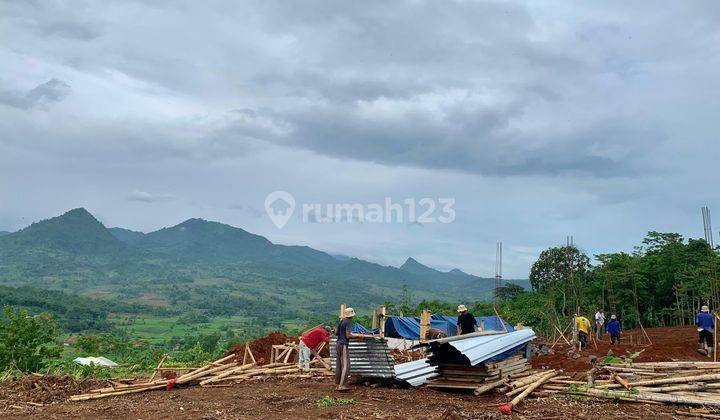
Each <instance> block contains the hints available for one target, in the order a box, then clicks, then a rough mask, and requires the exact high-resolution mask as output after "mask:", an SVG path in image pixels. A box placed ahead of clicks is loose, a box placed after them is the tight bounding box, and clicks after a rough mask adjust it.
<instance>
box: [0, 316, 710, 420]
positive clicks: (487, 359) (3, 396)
mask: <svg viewBox="0 0 720 420" xmlns="http://www.w3.org/2000/svg"><path fill="white" fill-rule="evenodd" d="M343 309H344V307H343V308H341V310H343ZM384 315H385V314H384V308H383V307H380V308H378V309H377V310H376V311H375V316H374V317H373V324H374V325H372V326H368V328H365V327H363V326H361V325H359V324H354V325H353V332H355V333H358V334H368V338H365V339H361V340H351V341H350V344H349V358H350V371H349V372H350V384H351V390H350V392H343V393H340V392H336V391H335V384H334V381H333V379H334V376H335V373H334V370H335V367H336V365H337V363H336V362H337V361H336V360H335V346H336V338H335V337H332V338H331V339H330V341H329V343H328V344H329V345H328V344H326V343H322V344H321V345H320V346H318V348H316V349H313V350H312V356H311V360H310V368H309V369H302V368H301V367H299V366H298V364H297V360H298V342H299V337H289V336H287V335H285V334H283V333H282V332H275V333H272V334H269V335H267V336H266V337H263V338H260V339H257V340H253V341H250V342H248V343H242V344H237V345H234V346H232V347H231V348H230V349H229V350H228V352H227V353H226V354H225V355H224V357H222V358H221V359H219V360H216V361H214V362H212V363H209V364H206V365H203V366H187V367H182V368H178V367H170V368H168V367H164V366H163V362H164V360H163V361H161V362H160V363H159V364H158V366H157V368H156V369H155V372H154V373H153V374H152V376H150V377H134V378H118V379H113V380H95V379H93V380H84V381H77V380H74V379H71V378H62V377H53V376H44V375H41V374H32V375H28V376H25V377H23V378H21V379H18V380H15V381H11V382H6V383H4V384H3V385H2V386H0V409H1V410H2V412H3V416H6V417H12V418H28V419H29V418H88V419H90V418H93V419H94V418H170V417H172V418H203V419H215V418H217V419H233V418H257V417H265V418H267V417H273V418H310V417H318V418H369V417H370V418H438V417H444V418H507V417H509V416H512V418H533V419H541V418H545V419H553V418H563V417H567V416H572V417H573V418H603V417H607V418H620V417H622V418H637V419H639V418H643V417H647V416H653V417H655V418H682V417H689V418H720V363H718V362H717V361H716V358H715V357H712V356H707V355H702V354H700V353H698V352H697V331H696V329H695V328H693V327H663V328H648V329H638V330H628V331H625V332H624V333H623V339H622V341H621V343H619V344H614V345H611V344H610V340H609V339H608V338H607V336H606V337H605V338H604V339H600V340H597V339H592V340H590V342H589V343H588V345H587V346H586V347H585V348H584V349H579V348H578V345H577V344H576V343H575V342H574V341H575V340H574V339H573V337H572V335H570V334H561V331H560V329H559V328H558V333H557V334H556V335H555V336H553V337H538V336H537V335H536V334H535V332H534V331H533V329H532V328H531V327H529V326H522V325H517V326H512V325H508V324H506V323H505V322H504V321H503V319H502V318H501V317H500V316H498V315H492V316H487V317H478V318H477V320H478V332H475V333H471V334H465V335H456V334H454V333H453V331H454V330H455V328H456V324H455V323H454V322H453V321H455V318H454V317H450V316H444V315H433V314H430V313H429V312H427V311H426V312H424V313H423V314H422V316H421V317H401V316H386V315H385V316H384ZM438 334H439V335H440V336H443V335H447V336H446V337H441V338H432V339H430V336H431V335H434V336H435V337H436V336H437V335H438ZM370 335H372V336H370ZM328 350H329V351H328Z"/></svg>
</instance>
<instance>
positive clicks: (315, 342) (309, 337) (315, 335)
mask: <svg viewBox="0 0 720 420" xmlns="http://www.w3.org/2000/svg"><path fill="white" fill-rule="evenodd" d="M331 331H332V328H330V327H328V326H327V325H326V326H324V327H323V326H319V327H315V328H313V329H311V330H310V331H308V332H306V333H305V334H303V336H302V337H300V343H299V344H298V367H299V368H300V369H302V370H304V371H306V372H307V371H309V370H310V359H311V358H312V351H313V350H314V351H318V350H319V347H320V345H321V344H322V343H325V344H328V343H329V342H330V332H331Z"/></svg>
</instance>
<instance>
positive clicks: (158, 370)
mask: <svg viewBox="0 0 720 420" xmlns="http://www.w3.org/2000/svg"><path fill="white" fill-rule="evenodd" d="M165 359H167V354H163V357H162V359H160V363H158V365H157V367H156V368H155V371H154V372H153V374H152V376H151V377H150V380H148V383H150V382H152V381H154V380H155V375H157V374H158V372H160V368H161V367H162V365H163V363H164V362H165ZM160 376H161V377H162V374H161V375H160Z"/></svg>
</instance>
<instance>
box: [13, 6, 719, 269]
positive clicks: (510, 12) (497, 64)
mask: <svg viewBox="0 0 720 420" xmlns="http://www.w3.org/2000/svg"><path fill="white" fill-rule="evenodd" d="M719 19H720V7H718V5H717V2H715V1H694V2H666V3H663V5H662V7H658V5H657V2H654V1H635V2H619V1H617V2H616V1H604V2H567V3H562V4H559V3H558V2H543V1H533V2H504V1H444V2H435V1H393V2H387V1H363V2H338V1H331V0H325V1H319V0H318V1H315V0H308V1H302V2H288V1H272V0H262V1H243V2H236V1H221V0H210V1H208V2H197V1H192V0H186V1H182V0H181V1H131V2H127V1H113V0H108V1H102V2H98V1H83V0H79V1H73V2H64V1H53V2H46V1H4V2H3V1H0V78H1V79H0V146H2V149H3V150H2V153H0V201H2V202H5V203H12V205H11V206H9V207H8V206H4V207H3V206H0V230H14V229H17V228H20V227H22V226H24V225H26V224H27V223H30V222H31V221H32V220H36V219H39V218H46V217H51V216H54V215H56V214H57V213H60V212H62V211H65V210H67V209H68V208H74V207H78V206H79V205H84V204H85V203H88V206H89V207H92V205H93V203H94V206H95V207H100V208H102V209H103V212H104V213H105V214H107V215H115V216H114V217H115V220H116V222H114V223H113V224H114V225H122V224H123V223H122V221H123V220H128V221H129V222H128V223H130V224H131V223H136V222H135V221H134V220H133V218H135V216H137V219H138V220H139V219H142V222H138V223H141V225H140V226H137V227H138V228H140V229H141V230H152V229H155V228H158V227H162V226H167V223H166V222H167V219H168V218H173V220H175V221H181V220H184V219H185V218H190V217H198V216H201V217H207V218H216V219H220V220H222V221H226V222H231V223H235V224H237V225H240V226H244V224H245V223H249V224H250V227H252V228H257V229H258V230H257V232H258V233H268V231H267V230H266V231H265V232H263V231H262V229H265V228H267V227H268V226H270V228H272V229H274V227H272V226H271V225H267V223H266V225H263V224H262V223H263V222H267V218H266V217H262V213H263V212H262V199H264V197H265V196H266V195H267V193H268V192H270V191H274V190H277V189H283V190H287V191H292V193H293V194H294V195H296V196H297V197H298V198H301V197H303V196H306V197H310V198H308V199H309V200H312V201H311V202H321V203H328V202H330V203H332V202H346V201H350V202H354V201H356V200H358V201H360V202H374V201H376V200H377V199H378V197H384V196H393V197H423V196H429V195H433V196H451V197H455V198H457V203H458V207H459V212H458V220H457V222H456V223H455V224H452V225H448V226H443V229H442V230H441V229H435V227H436V226H433V225H426V226H425V227H424V228H423V229H407V228H406V227H403V230H402V232H400V231H398V233H397V235H399V236H393V235H394V234H393V233H392V228H388V227H384V226H383V227H382V229H379V228H378V230H372V231H371V230H369V229H368V227H367V226H364V227H363V229H358V230H351V229H350V228H348V229H347V230H343V231H342V232H341V233H342V235H339V234H338V231H336V230H333V229H336V228H335V227H333V226H331V225H323V224H317V223H314V224H312V227H311V228H307V227H306V230H303V229H300V230H298V231H295V232H294V233H292V234H290V233H288V234H287V236H286V237H283V238H282V239H283V241H285V243H299V242H302V241H305V240H307V242H306V244H308V245H317V244H320V245H322V246H325V248H324V249H327V250H331V251H338V252H341V253H344V254H348V255H361V256H366V257H367V258H371V259H373V258H375V259H378V258H385V255H392V258H394V259H396V262H399V263H402V261H403V260H404V259H405V258H406V257H407V256H408V255H413V254H415V253H418V254H423V253H424V254H427V255H431V254H434V253H442V252H444V254H443V255H439V256H437V257H436V258H435V260H436V261H438V262H441V263H442V264H444V265H445V264H451V263H450V262H452V263H456V264H465V266H464V267H463V268H465V269H468V271H473V267H474V266H475V265H476V261H481V263H477V264H480V265H486V266H487V267H488V270H487V271H488V272H490V271H492V266H493V262H494V245H495V242H496V241H498V240H500V239H503V240H506V241H507V243H508V244H511V243H512V241H514V242H515V244H516V245H517V246H515V247H514V248H512V247H510V246H509V247H508V249H509V250H511V249H516V250H524V251H517V252H516V254H515V256H514V257H513V256H512V255H508V264H509V265H510V267H509V270H510V272H513V271H514V273H515V274H514V275H517V276H525V275H527V266H528V264H529V263H530V262H531V261H530V260H531V259H532V258H534V257H535V256H536V255H537V251H538V250H539V249H541V248H543V247H544V246H546V245H548V244H554V243H555V242H553V241H555V239H557V238H560V240H562V238H564V237H565V235H566V234H568V233H572V234H574V235H575V236H576V238H578V240H583V239H582V238H587V239H586V240H587V241H588V242H590V241H594V244H591V243H589V245H588V246H589V247H591V248H592V247H594V248H599V247H603V246H604V247H605V250H608V249H610V250H617V249H619V248H622V249H625V250H631V249H632V245H633V244H635V243H636V242H637V239H638V238H639V237H641V236H642V234H643V233H644V231H646V230H651V229H653V230H666V229H667V230H677V231H681V232H683V233H687V234H689V235H692V234H693V229H695V228H697V225H698V223H699V222H698V220H696V219H697V218H698V214H697V213H698V211H697V207H699V206H700V205H709V206H710V207H711V208H713V207H716V208H717V207H720V203H719V202H717V200H716V199H715V198H713V196H712V194H708V193H707V191H709V190H711V188H712V185H714V183H716V181H717V176H716V175H715V174H714V172H713V171H712V169H713V168H714V167H715V166H717V156H718V153H719V151H718V147H719V146H718V143H717V139H716V138H715V137H716V136H715V132H716V125H717V123H716V120H717V113H718V112H717V105H716V104H717V98H718V97H720V83H719V82H718V80H719V79H718V77H717V75H716V73H717V68H720V42H718V40H720V26H718V25H717V22H718V20H719ZM68 85H72V90H71V89H70V87H69V86H68ZM70 93H71V94H70ZM38 110H41V111H42V112H38ZM67 185H73V186H74V187H73V188H72V190H70V189H68V188H67ZM137 188H139V189H137ZM136 189H137V190H136ZM28 191H30V192H31V193H32V194H28ZM109 191H112V193H109ZM168 192H172V194H169V193H168ZM171 195H172V196H173V197H177V199H172V197H170V196H171ZM18 197H28V198H26V199H25V201H22V200H19V199H18ZM41 200H45V201H46V202H47V203H51V204H50V205H46V206H38V205H37V203H38V202H40V201H41ZM703 200H707V201H703ZM701 201H702V202H701ZM228 203H241V205H242V206H241V207H238V208H228V207H229V206H228ZM150 204H152V205H150ZM53 206H54V207H53ZM137 209H142V210H143V211H142V212H138V211H137ZM257 209H260V210H257ZM131 216H132V217H131ZM258 216H261V217H258ZM8 220H9V221H10V222H7V221H8ZM25 222H27V223H25ZM268 223H269V222H268ZM347 225H352V224H347ZM343 226H344V225H343ZM128 227H134V226H132V225H129V226H128ZM251 230H252V229H251ZM403 232H404V233H403ZM407 232H411V233H412V234H417V235H418V236H416V237H411V236H407V237H404V236H402V235H405V234H406V233H407ZM269 233H277V232H276V231H275V230H271V231H269ZM293 235H294V236H293ZM443 235H445V236H443ZM337 237H342V240H335V239H333V238H337ZM307 238H311V239H307ZM513 238H514V239H513ZM310 241H314V243H310ZM438 241H441V242H442V243H444V244H450V245H447V246H437V243H438ZM378 243H381V244H384V245H382V246H381V247H378V246H377V245H378ZM479 243H485V244H487V245H488V246H487V249H488V254H487V255H489V257H488V258H484V257H479V256H478V252H480V251H479V250H478V249H477V248H475V247H476V246H477V244H479ZM323 244H324V245H323ZM423 247H426V248H424V249H422V248H423ZM335 248H336V249H335ZM378 250H379V251H378ZM458 250H462V251H458ZM384 261H385V262H386V263H390V262H392V261H388V260H384ZM483 261H485V262H483ZM474 268H476V269H477V268H479V267H478V266H475V267H474ZM475 272H477V270H475Z"/></svg>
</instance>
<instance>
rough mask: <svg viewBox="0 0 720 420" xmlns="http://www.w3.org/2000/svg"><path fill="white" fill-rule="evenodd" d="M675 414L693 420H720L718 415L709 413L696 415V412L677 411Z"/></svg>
mask: <svg viewBox="0 0 720 420" xmlns="http://www.w3.org/2000/svg"><path fill="white" fill-rule="evenodd" d="M675 414H679V415H681V416H688V417H695V418H698V417H699V418H702V419H720V415H717V414H710V413H698V412H697V411H681V410H677V411H675Z"/></svg>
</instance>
